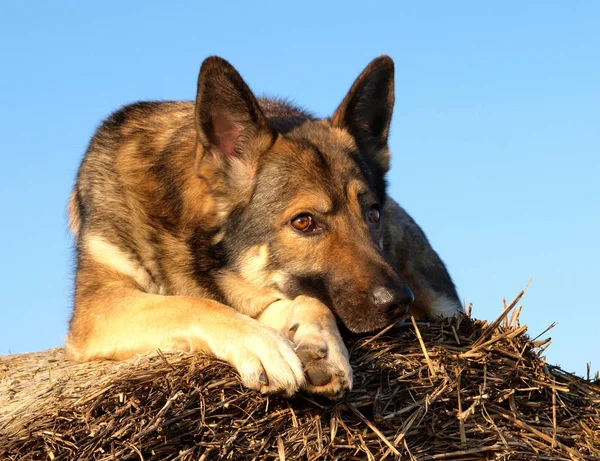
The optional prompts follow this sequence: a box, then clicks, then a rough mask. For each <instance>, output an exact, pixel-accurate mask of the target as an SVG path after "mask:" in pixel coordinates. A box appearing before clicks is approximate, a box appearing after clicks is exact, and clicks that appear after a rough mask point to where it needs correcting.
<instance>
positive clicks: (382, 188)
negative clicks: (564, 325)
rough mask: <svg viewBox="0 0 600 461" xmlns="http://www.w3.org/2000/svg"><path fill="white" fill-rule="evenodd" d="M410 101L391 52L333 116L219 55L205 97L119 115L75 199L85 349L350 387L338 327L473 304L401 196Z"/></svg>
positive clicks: (80, 356)
mask: <svg viewBox="0 0 600 461" xmlns="http://www.w3.org/2000/svg"><path fill="white" fill-rule="evenodd" d="M393 106H394V64H393V61H392V59H391V58H389V57H387V56H381V57H379V58H377V59H375V60H373V61H372V62H371V63H370V64H369V65H368V66H367V67H366V68H365V70H364V71H363V72H362V73H361V74H360V76H359V77H358V78H357V79H356V81H355V82H354V84H353V85H352V87H351V88H350V91H349V92H348V93H347V95H346V97H345V98H344V100H343V101H342V103H341V104H340V105H339V107H338V108H337V109H336V110H335V112H334V113H333V115H332V116H331V117H330V118H326V119H318V118H316V117H314V116H313V115H311V114H310V113H308V112H307V111H305V110H303V109H300V108H299V107H296V106H295V105H292V104H290V103H288V102H286V101H285V100H279V99H269V98H260V99H259V98H257V97H255V96H254V94H253V93H252V92H251V90H250V89H249V87H248V86H247V84H246V83H245V82H244V80H243V79H242V77H241V76H240V74H239V73H238V72H237V71H236V70H235V69H234V67H233V66H232V65H231V64H229V63H228V62H227V61H225V60H223V59H221V58H219V57H209V58H207V59H206V60H205V61H204V62H203V63H202V66H201V69H200V74H199V77H198V87H197V96H196V100H195V102H192V101H185V102H139V103H135V104H132V105H128V106H125V107H123V108H121V109H120V110H118V111H117V112H115V113H113V114H112V115H111V116H110V117H109V118H108V119H107V120H106V121H104V122H103V123H102V125H101V126H100V127H99V128H98V129H97V131H96V133H95V135H94V136H93V138H92V140H91V142H90V144H89V147H88V149H87V152H86V154H85V156H84V158H83V160H82V162H81V166H80V168H79V172H78V175H77V180H76V184H75V186H74V189H73V192H72V193H71V196H70V199H69V204H68V212H69V227H70V229H71V230H72V232H73V234H74V239H75V247H76V264H77V266H76V275H75V292H74V308H73V314H72V318H71V320H70V326H69V333H68V336H67V340H66V352H67V355H68V357H69V358H70V359H73V360H78V361H87V360H91V359H98V358H104V359H115V360H121V359H125V358H127V357H130V356H132V355H134V354H136V353H142V352H145V351H152V350H156V349H161V350H163V351H203V352H207V353H210V354H212V355H214V356H216V357H217V358H219V359H222V360H224V361H226V362H228V363H229V364H231V365H232V366H233V367H234V368H235V369H236V370H237V371H238V372H239V375H240V377H241V380H242V382H243V384H244V385H245V386H247V387H249V388H253V389H257V390H260V391H261V392H264V393H282V394H285V395H292V394H294V393H296V392H297V391H299V390H301V389H302V390H306V391H308V392H311V393H315V394H321V395H325V396H328V397H338V396H340V395H341V394H343V392H344V391H346V390H348V389H350V388H351V387H352V369H351V367H350V364H349V361H348V351H347V349H346V347H345V345H344V342H343V340H342V335H341V334H340V328H338V325H339V326H341V327H342V328H343V329H345V330H348V331H350V332H354V333H367V332H375V331H378V330H380V329H382V328H383V327H385V326H387V325H389V324H392V323H394V322H397V321H398V320H399V319H400V318H401V317H403V316H404V315H405V314H406V311H407V309H409V308H410V309H412V310H413V311H414V312H416V313H420V314H421V315H429V316H437V315H442V316H447V317H451V316H457V315H460V313H461V311H462V308H461V303H460V301H459V299H458V295H457V293H456V289H455V286H454V284H453V282H452V280H451V278H450V276H449V274H448V272H447V270H446V268H445V266H444V264H443V263H442V261H441V260H440V258H439V256H438V255H437V253H436V252H435V251H434V250H433V249H432V248H431V245H430V244H429V242H428V241H427V238H426V237H425V234H424V233H423V231H422V230H421V229H420V228H419V226H418V225H417V224H416V223H415V222H414V221H413V220H412V219H411V218H410V216H409V215H408V214H407V213H406V212H405V211H404V210H403V209H402V208H401V207H400V206H399V205H398V204H397V203H395V202H394V201H393V200H392V199H391V198H390V197H388V196H387V194H386V183H385V175H386V172H387V171H388V169H389V163H390V153H389V150H388V143H387V141H388V132H389V127H390V121H391V118H392V110H393ZM338 322H339V323H338Z"/></svg>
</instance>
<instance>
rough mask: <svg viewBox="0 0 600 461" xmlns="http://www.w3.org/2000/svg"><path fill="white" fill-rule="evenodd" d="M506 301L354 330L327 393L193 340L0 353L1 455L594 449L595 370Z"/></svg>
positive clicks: (599, 393)
mask: <svg viewBox="0 0 600 461" xmlns="http://www.w3.org/2000/svg"><path fill="white" fill-rule="evenodd" d="M516 301H518V299H517V300H515V302H514V303H513V304H512V305H511V306H510V308H508V309H506V310H505V312H504V313H503V314H502V316H500V318H499V319H498V320H497V321H496V322H493V323H492V324H490V325H487V323H486V322H481V321H472V320H470V319H469V318H467V317H465V318H462V319H458V320H453V321H448V320H447V321H436V322H431V323H427V324H425V323H421V324H411V323H410V322H409V323H407V324H406V325H405V326H404V327H403V328H402V330H401V331H402V332H403V333H402V334H400V335H397V334H395V336H393V337H392V336H386V334H385V333H384V334H381V335H376V336H374V337H368V338H358V339H354V340H353V341H352V343H351V361H352V365H353V367H354V373H355V382H354V390H353V391H352V392H350V393H348V394H347V395H346V396H345V397H344V398H343V399H342V400H340V401H337V402H331V401H327V400H324V399H318V398H314V397H311V396H306V395H300V396H298V397H296V398H293V399H285V398H281V397H276V396H270V397H267V396H262V395H260V394H258V393H256V392H254V391H251V390H248V389H245V388H243V387H242V386H241V384H240V381H239V379H238V377H237V376H236V374H235V373H234V372H233V371H232V369H231V368H230V367H229V366H228V365H226V364H224V363H221V362H219V361H217V360H214V359H211V358H208V357H204V356H199V355H194V354H168V355H167V354H162V353H160V352H158V353H156V354H152V355H144V356H138V357H136V358H134V359H131V360H129V361H125V362H120V363H115V362H107V361H96V362H91V363H85V364H75V363H70V362H68V361H66V360H65V359H64V356H63V351H62V349H51V350H49V351H45V352H40V353H34V354H22V355H14V356H4V357H1V358H0V360H1V362H0V380H1V383H2V386H1V389H0V459H54V460H58V459H69V460H70V459H104V460H113V459H161V460H162V459H168V460H191V459H194V460H197V459H202V460H204V459H207V460H208V459H232V460H237V459H257V460H262V459H279V460H284V459H288V460H290V459H371V460H375V459H377V460H379V459H384V458H388V459H394V458H398V457H402V458H406V459H417V460H438V459H451V460H467V459H468V460H473V459H508V458H510V459H532V458H535V459H546V460H563V459H564V460H568V459H581V460H583V459H585V460H593V459H600V388H599V387H598V381H597V380H596V381H595V382H594V381H592V380H590V379H588V380H584V379H582V378H578V377H576V376H573V375H571V374H569V373H566V372H564V371H563V370H561V369H560V368H558V367H554V366H551V365H548V364H546V363H545V361H544V359H543V358H542V357H541V355H540V354H541V352H542V351H543V348H544V347H547V344H548V343H547V342H546V341H540V342H537V343H536V342H532V341H531V340H530V339H529V338H528V336H527V335H526V329H527V328H526V327H525V326H520V325H519V323H518V315H514V314H513V315H512V318H511V319H510V320H509V315H508V314H509V313H510V311H511V309H512V308H513V307H514V306H515V305H516V303H517V302H516ZM419 331H420V334H421V335H422V343H420V341H419V340H418V339H417V337H416V336H417V334H418V333H419Z"/></svg>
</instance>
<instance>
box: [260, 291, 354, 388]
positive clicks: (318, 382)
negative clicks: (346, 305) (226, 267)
mask: <svg viewBox="0 0 600 461" xmlns="http://www.w3.org/2000/svg"><path fill="white" fill-rule="evenodd" d="M258 320H259V321H260V322H262V323H264V324H266V325H269V326H270V327H272V328H275V329H276V330H278V331H280V332H281V333H283V334H286V335H288V336H289V338H290V339H291V340H292V341H293V342H294V344H295V347H296V354H298V357H300V360H302V363H303V365H304V371H305V373H306V377H307V380H306V383H305V385H304V389H306V390H307V391H308V392H311V393H314V394H322V395H326V396H328V397H340V396H341V395H342V394H343V392H344V391H345V390H348V389H351V388H352V368H351V367H350V362H349V357H348V349H346V346H345V345H344V341H343V340H342V337H341V335H340V332H339V330H338V327H337V324H336V320H335V317H334V315H333V313H332V312H331V310H330V309H329V308H328V307H327V306H325V305H324V304H323V303H321V302H320V301H318V300H316V299H313V298H310V297H308V296H298V297H297V298H296V299H294V300H293V301H287V300H281V301H277V302H274V303H273V304H271V305H270V306H269V307H267V308H266V309H265V310H264V311H263V312H262V313H261V314H260V316H259V317H258Z"/></svg>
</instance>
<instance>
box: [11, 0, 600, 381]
mask: <svg viewBox="0 0 600 461" xmlns="http://www.w3.org/2000/svg"><path fill="white" fill-rule="evenodd" d="M205 3H210V4H211V5H209V6H202V5H203V4H205ZM375 3H376V2H364V1H362V2H353V1H343V2H316V1H314V2H313V1H304V2H302V3H300V2H263V3H260V4H259V3H258V2H227V4H228V6H227V7H222V6H218V4H219V2H120V1H119V2H117V1H104V2H77V1H61V2H35V1H32V2H20V1H4V2H2V5H1V6H0V43H2V54H1V62H2V72H0V174H1V181H0V192H1V197H2V198H3V212H2V215H1V216H2V225H1V226H0V248H1V251H0V255H1V262H0V288H1V290H2V299H1V300H0V310H1V313H2V321H1V322H0V354H2V353H8V352H9V351H10V352H13V353H17V352H24V351H32V350H38V349H43V348H48V347H52V346H56V345H59V344H61V343H62V341H63V339H64V336H65V333H66V327H67V321H68V318H69V314H70V302H71V290H72V277H73V273H72V269H73V257H72V247H71V239H70V236H69V235H68V233H67V231H66V219H65V205H66V201H67V197H68V195H69V191H70V188H71V187H72V184H73V180H74V176H75V173H76V170H77V167H78V163H79V161H80V159H81V156H82V155H83V152H84V150H85V148H86V145H87V143H88V141H89V138H90V137H91V135H92V134H93V132H94V129H95V127H96V126H97V125H98V124H99V123H100V122H101V120H102V119H103V118H104V117H106V116H107V115H108V114H109V113H110V112H111V111H113V110H115V109H117V108H118V107H119V106H121V105H122V104H125V103H128V102H132V101H136V100H147V99H193V98H194V96H195V94H194V91H195V83H196V78H197V73H198V69H199V67H200V63H201V62H202V60H203V59H204V58H205V57H206V56H209V55H212V54H217V55H221V56H223V57H224V58H226V59H228V60H229V61H230V62H232V63H233V64H234V65H235V66H236V67H237V68H238V70H239V71H240V72H241V74H242V75H243V77H244V78H245V79H246V81H247V82H248V84H249V85H250V87H251V88H252V89H253V90H254V91H255V92H256V93H258V94H265V93H266V94H271V95H277V96H290V97H292V98H293V99H294V100H295V101H296V102H298V103H299V104H301V105H303V106H305V107H307V108H309V109H311V110H312V111H314V112H316V113H317V114H319V115H323V116H326V115H329V114H330V113H331V112H332V111H333V110H334V108H335V107H336V106H337V104H338V103H339V102H340V101H341V99H342V98H343V96H344V94H345V92H346V91H347V90H348V88H349V86H350V84H351V83H352V81H353V79H354V78H355V77H356V76H357V75H358V73H359V72H360V71H361V70H362V68H363V67H364V66H365V65H366V64H367V63H368V62H369V61H370V60H371V59H372V58H374V57H376V56H378V55H380V54H384V53H385V54H389V55H391V56H392V57H393V58H394V60H395V62H396V107H395V113H394V120H393V123H392V134H391V141H390V146H391V149H392V153H393V163H392V171H391V173H390V175H389V181H390V184H391V195H392V196H393V197H395V198H396V199H397V200H398V201H399V202H400V203H401V204H402V205H403V206H404V207H405V208H406V209H407V210H408V211H409V212H410V213H411V214H412V215H413V217H414V218H415V219H416V220H417V222H418V223H419V224H420V225H421V226H422V227H423V229H424V230H425V232H426V233H427V235H428V236H429V238H430V240H431V241H432V243H433V245H434V247H435V248H436V249H437V250H438V252H439V253H440V254H441V256H442V258H443V259H444V261H445V262H446V263H447V265H448V268H449V270H450V272H451V274H452V276H453V278H454V280H455V282H456V284H457V286H458V289H459V293H460V296H461V298H463V299H465V300H466V301H467V302H473V304H474V314H475V316H477V317H478V318H486V319H493V318H495V317H496V316H497V315H498V314H499V313H500V312H501V306H502V297H503V296H506V297H507V298H510V299H512V297H513V296H514V295H516V294H517V293H518V292H519V290H520V289H521V288H523V287H524V286H525V284H526V283H527V281H528V280H529V278H530V277H533V282H532V284H531V286H530V289H529V291H528V292H527V294H526V296H525V298H524V300H523V304H524V310H523V314H522V322H523V323H526V324H528V325H529V328H530V333H531V334H532V335H533V336H536V335H537V334H538V333H540V332H541V331H543V330H544V329H545V328H546V327H547V326H548V325H550V324H551V323H552V322H554V321H557V322H558V326H557V327H556V328H555V329H554V330H552V332H551V333H550V335H551V336H552V338H553V345H552V346H551V347H550V349H549V350H548V352H547V356H548V360H549V361H550V362H551V363H555V364H560V365H561V366H562V367H563V368H565V369H566V370H568V371H576V372H578V373H580V374H583V373H584V372H585V368H586V367H585V365H586V362H588V361H591V362H592V368H593V369H598V368H600V352H599V351H600V302H599V301H598V298H596V296H597V292H598V283H599V282H598V278H599V276H600V273H599V270H598V261H599V260H600V243H599V237H598V235H599V231H598V229H599V227H600V181H599V177H600V160H599V158H600V33H599V32H598V24H599V23H598V18H599V17H600V3H597V2H591V1H590V2H578V1H572V2H564V1H556V2H552V1H544V2H535V1H531V2H520V1H506V2H479V1H477V2H476V1H473V2H446V1H439V2H435V1H431V2H410V3H409V2H397V1H394V2H392V1H390V2H380V3H377V6H375ZM510 299H509V301H510Z"/></svg>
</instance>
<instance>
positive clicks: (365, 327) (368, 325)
mask: <svg viewBox="0 0 600 461" xmlns="http://www.w3.org/2000/svg"><path fill="white" fill-rule="evenodd" d="M390 323H392V321H391V320H390V321H386V320H382V321H381V322H352V321H346V320H344V319H341V318H339V317H338V326H339V327H340V331H341V333H342V336H344V333H348V334H352V335H368V334H372V333H377V332H379V331H381V330H383V329H384V328H385V327H387V326H388V325H389V324H390Z"/></svg>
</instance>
